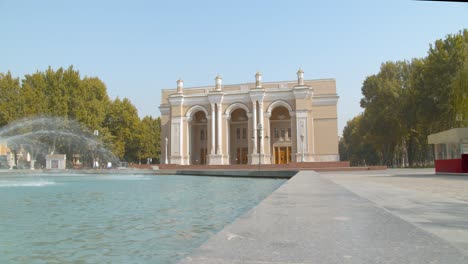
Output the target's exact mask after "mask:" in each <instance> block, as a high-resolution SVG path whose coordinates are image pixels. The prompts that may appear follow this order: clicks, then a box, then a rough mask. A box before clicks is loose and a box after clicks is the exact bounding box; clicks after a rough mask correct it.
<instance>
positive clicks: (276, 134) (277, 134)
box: [274, 127, 279, 138]
mask: <svg viewBox="0 0 468 264" xmlns="http://www.w3.org/2000/svg"><path fill="white" fill-rule="evenodd" d="M274 134H275V138H279V131H278V128H277V127H275V133H274Z"/></svg>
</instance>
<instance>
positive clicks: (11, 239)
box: [0, 175, 284, 263]
mask: <svg viewBox="0 0 468 264" xmlns="http://www.w3.org/2000/svg"><path fill="white" fill-rule="evenodd" d="M283 182H284V180H278V179H252V178H219V177H194V176H137V175H128V176H127V175H126V176H119V175H116V176H112V175H105V176H104V175H102V176H98V175H96V176H94V175H92V176H90V175H79V176H77V175H61V176H55V175H54V176H50V175H34V176H14V177H11V176H0V263H72V262H73V263H175V262H177V261H178V260H179V259H181V258H183V257H185V256H187V255H188V254H189V253H190V252H191V251H192V250H193V249H195V248H197V247H199V246H200V245H201V244H202V243H203V242H204V241H206V240H207V239H208V238H209V237H210V236H212V235H213V234H214V233H216V232H218V231H219V230H221V229H222V228H223V227H224V226H225V225H226V224H228V223H230V222H232V221H233V220H234V219H236V218H237V217H238V216H239V215H241V214H242V213H244V212H246V211H247V210H249V209H250V208H252V207H253V206H255V205H256V204H258V203H259V202H260V201H261V200H263V199H264V198H265V197H266V196H268V195H269V194H270V193H271V192H273V191H274V190H275V189H276V188H278V187H279V186H280V185H281V184H282V183H283Z"/></svg>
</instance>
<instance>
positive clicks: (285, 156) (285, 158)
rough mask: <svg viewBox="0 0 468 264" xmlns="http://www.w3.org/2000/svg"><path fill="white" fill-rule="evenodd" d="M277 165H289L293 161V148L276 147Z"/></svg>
mask: <svg viewBox="0 0 468 264" xmlns="http://www.w3.org/2000/svg"><path fill="white" fill-rule="evenodd" d="M274 151H275V164H288V163H289V162H290V161H291V147H290V146H287V147H275V148H274Z"/></svg>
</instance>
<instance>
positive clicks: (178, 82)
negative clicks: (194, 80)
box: [177, 78, 184, 93]
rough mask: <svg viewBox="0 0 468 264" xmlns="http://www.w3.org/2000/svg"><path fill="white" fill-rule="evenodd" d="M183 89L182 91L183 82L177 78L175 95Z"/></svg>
mask: <svg viewBox="0 0 468 264" xmlns="http://www.w3.org/2000/svg"><path fill="white" fill-rule="evenodd" d="M183 89H184V81H183V80H182V79H181V78H179V79H178V80H177V93H183Z"/></svg>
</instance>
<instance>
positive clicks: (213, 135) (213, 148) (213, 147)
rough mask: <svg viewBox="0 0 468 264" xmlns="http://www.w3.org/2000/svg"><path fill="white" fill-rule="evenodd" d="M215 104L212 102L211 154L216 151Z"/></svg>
mask: <svg viewBox="0 0 468 264" xmlns="http://www.w3.org/2000/svg"><path fill="white" fill-rule="evenodd" d="M215 117H216V115H215V104H211V155H214V154H215V153H216V152H215V151H216V131H215V126H216V125H215V123H216V119H215Z"/></svg>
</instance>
